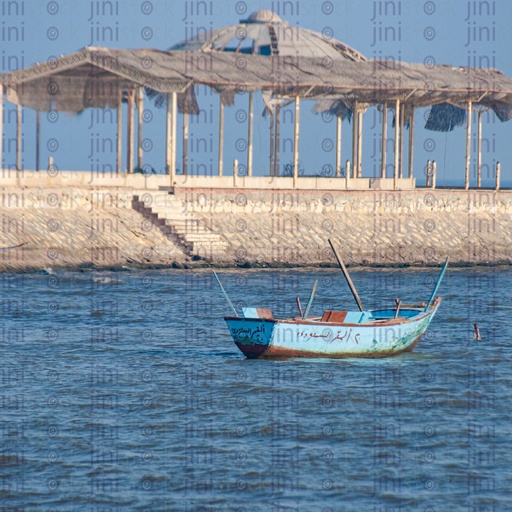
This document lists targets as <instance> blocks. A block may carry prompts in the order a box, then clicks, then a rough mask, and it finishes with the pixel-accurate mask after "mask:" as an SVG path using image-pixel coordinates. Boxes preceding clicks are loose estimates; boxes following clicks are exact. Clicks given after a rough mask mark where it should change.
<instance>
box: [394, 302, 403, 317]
mask: <svg viewBox="0 0 512 512" xmlns="http://www.w3.org/2000/svg"><path fill="white" fill-rule="evenodd" d="M395 304H396V310H395V318H397V317H398V313H400V306H401V305H402V301H401V300H400V299H395Z"/></svg>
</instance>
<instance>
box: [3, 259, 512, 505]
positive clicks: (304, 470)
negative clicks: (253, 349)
mask: <svg viewBox="0 0 512 512" xmlns="http://www.w3.org/2000/svg"><path fill="white" fill-rule="evenodd" d="M219 275H220V277H221V278H222V280H223V283H224V285H225V288H226V289H227V291H228V293H229V294H230V295H231V296H232V299H233V301H234V302H235V303H236V304H237V306H238V307H239V306H240V305H242V303H243V304H246V305H252V306H269V307H271V308H272V309H273V310H274V313H275V314H276V315H289V314H295V300H294V299H295V296H296V295H300V296H301V298H302V301H303V303H304V302H305V301H306V300H307V298H308V296H309V292H310V290H311V287H312V285H313V282H314V280H315V279H319V285H318V289H317V295H316V297H317V299H316V301H315V304H314V306H313V313H320V312H321V311H322V310H323V309H324V308H325V307H338V308H343V307H347V306H349V307H352V305H353V304H354V302H353V299H352V298H351V296H350V294H349V292H348V290H347V287H346V285H345V284H344V281H343V278H342V276H341V275H340V273H339V272H338V271H336V270H321V271H317V272H313V271H304V270H302V271H276V270H274V271H265V270H258V271H255V270H254V271H253V270H249V271H223V272H221V273H220V274H219ZM436 275H437V270H424V271H418V270H415V271H411V270H393V271H389V270H386V271H366V272H360V271H353V272H352V277H353V280H354V283H355V284H356V286H357V288H358V290H359V292H360V295H361V298H362V301H363V304H364V305H365V307H368V308H370V307H379V306H381V305H390V304H393V300H394V298H395V297H400V298H401V299H402V300H403V301H404V302H413V301H418V300H426V298H428V296H429V294H430V291H431V288H432V283H433V281H434V279H435V277H436ZM0 289H1V296H2V301H1V304H2V308H1V315H2V322H1V341H0V351H1V370H0V379H1V398H0V418H1V429H0V438H1V449H0V502H1V506H0V510H1V511H14V510H16V511H21V510H25V511H44V512H49V511H75V510H76V511H83V510H85V511H91V512H92V511H95V512H99V511H105V512H106V511H121V510H122V511H132V510H134V511H141V512H142V511H148V512H149V511H151V512H156V511H171V510H179V511H196V510H197V511H217V510H219V511H220V510H222V511H225V510H227V511H237V512H242V511H245V512H249V511H276V512H277V511H279V512H285V511H286V512H288V511H295V510H300V511H307V512H309V511H318V512H331V511H332V512H334V511H337V512H338V511H378V512H381V511H382V512H384V511H386V512H391V511H422V512H426V511H447V510H449V511H459V510H461V511H466V510H467V511H471V512H480V511H484V510H485V511H497V510H500V511H510V510H512V494H511V492H510V488H511V484H512V460H511V455H510V454H511V450H510V446H511V443H512V435H511V427H510V421H511V405H512V400H511V396H510V395H511V384H512V381H511V369H510V368H511V353H512V350H511V348H510V345H511V338H512V325H511V322H510V318H511V316H512V303H511V295H512V270H511V269H508V268H488V269H485V268H484V269H469V270H468V269H464V270H453V269H452V270H449V271H448V273H447V275H446V277H445V281H444V282H443V285H442V287H441V290H440V293H441V294H442V295H443V297H444V302H443V304H442V305H441V308H440V311H439V312H438V315H437V317H436V318H435V320H434V322H433V324H432V325H431V328H430V330H429V331H428V333H427V335H426V336H425V337H424V338H423V340H422V341H421V342H420V344H419V346H418V347H417V349H416V351H415V353H413V354H409V355H406V356H400V357H397V358H393V359H386V360H326V359H323V360H322V359H321V360H290V361H265V360H262V361H259V360H246V359H244V358H243V356H242V355H241V354H240V353H239V352H238V349H237V348H236V347H235V345H234V344H233V342H232V341H231V339H230V336H229V333H228V331H227V328H226V326H225V324H224V321H223V319H222V316H223V315H224V314H229V309H228V307H227V306H226V304H225V302H224V300H223V297H222V295H221V293H220V291H219V289H218V288H217V286H216V284H215V282H214V280H213V279H212V275H211V274H210V273H209V272H207V271H131V272H129V271H127V272H117V273H110V272H108V273H107V272H102V273H99V272H84V273H79V272H68V271H55V273H54V274H52V275H46V274H42V273H41V274H31V275H22V274H15V275H7V274H4V275H0ZM473 322H478V323H479V325H480V329H481V332H482V336H483V340H482V341H481V342H475V341H473V335H472V323H473Z"/></svg>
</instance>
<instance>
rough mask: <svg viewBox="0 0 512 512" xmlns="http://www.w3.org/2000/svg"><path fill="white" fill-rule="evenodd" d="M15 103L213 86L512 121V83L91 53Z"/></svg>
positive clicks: (27, 88)
mask: <svg viewBox="0 0 512 512" xmlns="http://www.w3.org/2000/svg"><path fill="white" fill-rule="evenodd" d="M1 79H2V82H3V84H4V86H6V87H7V95H8V99H9V100H10V101H12V102H13V103H16V104H21V105H24V106H28V107H31V108H33V109H36V110H39V111H49V110H52V109H54V110H57V111H67V112H79V111H81V110H83V109H85V108H87V107H96V108H105V107H110V108H115V107H117V104H118V103H117V99H116V98H117V97H118V90H119V89H120V88H121V89H122V90H126V88H130V87H134V86H145V87H147V88H149V89H152V90H154V91H157V92H161V93H167V92H173V91H177V92H179V93H184V92H185V91H187V90H188V89H192V91H193V86H194V85H206V86H209V87H211V88H212V89H214V90H215V91H216V92H218V93H223V94H224V95H226V97H228V96H230V95H233V94H238V93H243V92H246V91H257V90H260V91H262V92H264V93H266V94H271V95H278V96H283V97H295V96H299V97H301V98H302V99H316V100H323V101H322V103H321V104H322V105H324V107H323V109H325V110H329V109H330V108H331V107H332V104H334V103H336V102H338V103H339V102H340V101H342V102H343V103H344V104H345V105H347V107H348V108H352V105H353V103H354V102H355V101H358V102H359V103H360V104H361V103H366V104H368V105H372V104H382V103H384V102H392V101H395V100H396V99H400V100H401V101H403V102H406V103H408V104H410V105H413V106H414V107H427V106H432V105H437V104H442V103H448V104H450V105H454V106H456V107H464V105H465V104H466V103H467V102H468V101H471V102H473V103H474V104H480V105H483V106H485V107H488V108H491V109H493V110H494V111H495V113H496V114H497V115H498V117H499V118H500V119H501V120H502V121H505V120H508V119H510V118H511V117H512V79H511V78H509V77H507V76H505V75H503V74H502V73H501V72H499V71H496V70H493V69H474V68H464V67H452V66H427V65H424V64H406V63H403V62H393V61H366V62H352V61H349V60H342V59H330V58H328V57H326V58H324V59H315V58H308V57H300V58H298V57H297V58H296V57H287V56H278V55H272V56H265V55H253V54H247V55H244V54H237V53H233V52H203V51H185V50H181V51H159V50H155V49H137V50H119V49H108V48H98V47H87V48H84V49H82V50H80V51H78V52H76V53H73V54H71V55H66V56H62V57H60V58H57V59H53V60H51V61H49V62H44V63H39V64H35V65H33V66H30V67H28V68H26V69H22V70H19V71H14V72H12V73H8V74H5V75H3V76H2V77H1Z"/></svg>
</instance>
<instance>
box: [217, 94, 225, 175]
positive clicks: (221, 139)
mask: <svg viewBox="0 0 512 512" xmlns="http://www.w3.org/2000/svg"><path fill="white" fill-rule="evenodd" d="M223 155H224V104H223V103H222V96H221V95H219V163H218V167H219V176H222V167H223V165H224V160H223Z"/></svg>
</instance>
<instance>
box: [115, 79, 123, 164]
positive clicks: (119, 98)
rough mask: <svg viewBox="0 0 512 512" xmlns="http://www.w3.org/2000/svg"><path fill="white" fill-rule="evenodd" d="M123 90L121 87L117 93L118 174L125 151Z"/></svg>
mask: <svg viewBox="0 0 512 512" xmlns="http://www.w3.org/2000/svg"><path fill="white" fill-rule="evenodd" d="M122 143H123V90H122V89H121V87H119V89H118V91H117V156H116V173H117V174H121V159H122V150H123V146H122Z"/></svg>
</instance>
